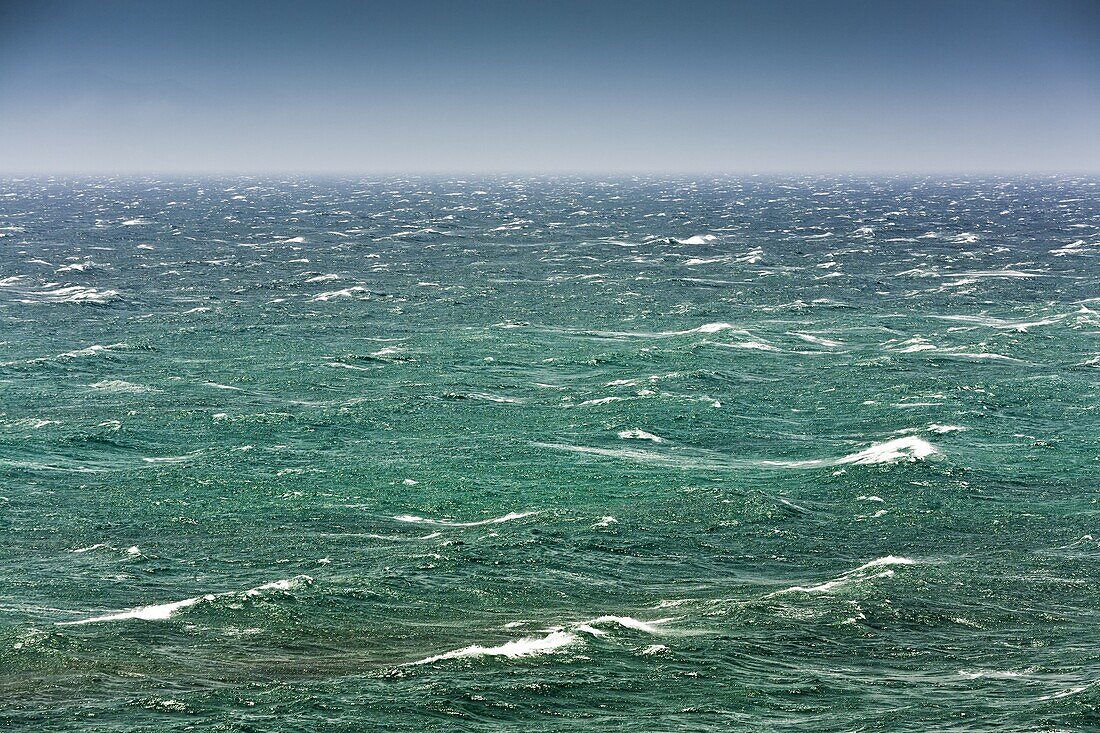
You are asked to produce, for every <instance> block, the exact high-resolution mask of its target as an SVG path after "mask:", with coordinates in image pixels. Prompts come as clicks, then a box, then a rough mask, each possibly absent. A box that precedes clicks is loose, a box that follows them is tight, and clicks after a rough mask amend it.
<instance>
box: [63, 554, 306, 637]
mask: <svg viewBox="0 0 1100 733" xmlns="http://www.w3.org/2000/svg"><path fill="white" fill-rule="evenodd" d="M74 552H75V550H74ZM312 583H313V578H311V577H310V576H308V575H296V576H295V577H293V578H289V579H286V580H276V581H273V582H271V583H264V584H263V585H258V586H256V587H255V588H250V589H248V590H246V591H243V592H241V591H230V592H228V593H206V594H204V595H201V596H195V597H193V598H184V599H183V600H182V601H171V602H169V603H156V604H152V605H148V606H138V607H137V608H131V609H128V610H126V611H119V612H117V613H109V614H106V615H103V616H93V617H92V618H82V619H78V620H76V621H56V622H54V623H55V625H57V626H80V625H83V624H96V623H103V622H108V621H129V620H132V619H138V620H141V621H167V620H168V619H170V618H171V617H172V615H173V614H175V613H176V612H177V611H179V610H180V609H183V608H188V607H190V606H195V605H198V604H200V603H209V602H211V601H216V600H217V599H219V598H226V597H232V596H242V595H243V596H246V597H249V598H253V597H256V596H260V595H263V594H264V593H265V592H267V591H270V590H282V591H286V590H291V589H293V588H295V587H298V586H302V585H311V584H312Z"/></svg>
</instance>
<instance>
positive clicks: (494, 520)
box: [394, 511, 538, 527]
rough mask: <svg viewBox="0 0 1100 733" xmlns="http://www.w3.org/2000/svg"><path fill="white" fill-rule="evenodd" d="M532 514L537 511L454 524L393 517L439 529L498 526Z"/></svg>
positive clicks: (442, 521)
mask: <svg viewBox="0 0 1100 733" xmlns="http://www.w3.org/2000/svg"><path fill="white" fill-rule="evenodd" d="M533 514H538V512H537V511H533V512H509V513H508V514H505V515H504V516H501V517H493V518H492V519H482V520H480V521H477V522H454V521H451V520H449V519H428V518H426V517H418V516H416V515H414V514H399V515H398V516H396V517H394V519H396V520H397V521H398V522H411V523H414V524H434V525H438V526H440V527H480V526H482V525H485V524H500V523H501V522H510V521H512V520H513V519H523V518H524V517H530V516H531V515H533Z"/></svg>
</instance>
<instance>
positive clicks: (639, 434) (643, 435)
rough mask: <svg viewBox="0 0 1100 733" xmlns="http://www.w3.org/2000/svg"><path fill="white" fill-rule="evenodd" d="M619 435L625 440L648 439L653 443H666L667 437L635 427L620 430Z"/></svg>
mask: <svg viewBox="0 0 1100 733" xmlns="http://www.w3.org/2000/svg"><path fill="white" fill-rule="evenodd" d="M619 437H620V438H622V439H623V440H648V441H650V442H651V443H664V442H665V439H664V438H662V437H661V436H659V435H654V434H653V433H648V432H646V431H645V430H639V429H638V428H634V429H633V430H620V431H619Z"/></svg>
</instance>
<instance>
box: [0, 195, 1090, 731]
mask: <svg viewBox="0 0 1100 733" xmlns="http://www.w3.org/2000/svg"><path fill="white" fill-rule="evenodd" d="M2 191H3V194H2V196H0V227H2V229H0V268H2V269H0V329H2V330H0V477H2V480H0V538H2V540H3V541H2V542H0V727H3V728H4V729H5V730H15V731H76V730H81V731H134V730H141V731H184V730H210V731H357V730H387V731H423V730H439V731H452V730H479V731H481V730H499V731H505V730H508V731H512V730H536V731H582V730H583V731H591V730H631V731H712V730H713V731H717V730H746V731H814V732H815V733H820V732H822V731H929V730H936V731H948V730H950V731H984V730H1013V731H1078V730H1089V729H1093V730H1095V729H1096V726H1098V725H1100V714H1098V712H1097V707H1098V705H1100V681H1098V680H1100V641H1098V640H1100V635H1098V633H1097V629H1098V624H1100V590H1098V587H1097V582H1098V581H1100V572H1098V565H1097V562H1098V560H1100V526H1098V523H1097V522H1098V517H1100V512H1098V505H1097V498H1098V492H1097V477H1098V473H1100V472H1098V470H1097V469H1098V468H1100V463H1098V461H1100V414H1098V410H1100V399H1098V395H1100V390H1098V377H1100V191H1098V189H1097V181H1095V180H1091V179H1067V178H1050V179H1038V178H1036V179H1022V180H1015V179H974V180H934V179H879V180H864V179H849V178H840V179H831V178H790V179H763V178H744V179H725V178H722V179H713V180H711V179H707V180H689V179H675V180H663V179H656V178H653V179H621V180H608V181H586V180H580V179H571V178H524V179H509V178H489V179H469V180H459V179H385V180H366V179H363V180H320V179H316V180H313V179H293V180H278V179H221V180H179V181H168V180H152V179H133V180H114V179H97V180H89V179H84V180H8V181H6V182H5V184H4V186H3V188H2Z"/></svg>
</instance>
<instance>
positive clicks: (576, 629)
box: [409, 616, 672, 665]
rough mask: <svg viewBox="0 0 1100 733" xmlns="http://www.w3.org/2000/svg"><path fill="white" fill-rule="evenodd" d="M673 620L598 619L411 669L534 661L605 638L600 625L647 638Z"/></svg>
mask: <svg viewBox="0 0 1100 733" xmlns="http://www.w3.org/2000/svg"><path fill="white" fill-rule="evenodd" d="M671 620H672V619H671V618H662V619H656V620H654V621H640V620H638V619H636V618H633V617H631V616H599V617H597V618H594V619H590V620H588V621H581V622H578V623H575V624H573V625H572V626H570V627H568V628H555V629H549V630H548V631H549V633H547V634H546V635H545V636H524V637H522V638H520V639H515V640H513V641H508V642H505V643H503V644H498V645H496V646H482V645H481V644H471V645H470V646H465V647H462V648H461V649H455V650H453V651H449V652H443V653H441V654H433V655H432V656H430V657H425V658H424V659H419V660H417V661H415V662H409V664H410V665H418V664H432V663H433V662H442V661H446V660H448V659H466V658H478V657H505V658H507V659H520V658H523V657H534V656H539V655H543V654H553V653H554V652H557V651H559V650H561V649H564V648H565V647H569V646H574V645H576V644H580V643H583V641H584V639H583V637H582V636H581V634H582V633H583V634H587V635H589V636H593V637H597V638H604V637H606V636H607V632H605V631H604V630H602V629H600V628H598V627H599V626H601V625H604V626H606V625H609V624H612V625H616V626H619V627H621V628H624V629H630V630H632V631H641V632H644V633H647V634H661V633H665V632H664V630H663V629H661V628H659V627H660V625H661V624H664V623H667V622H669V621H671Z"/></svg>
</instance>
